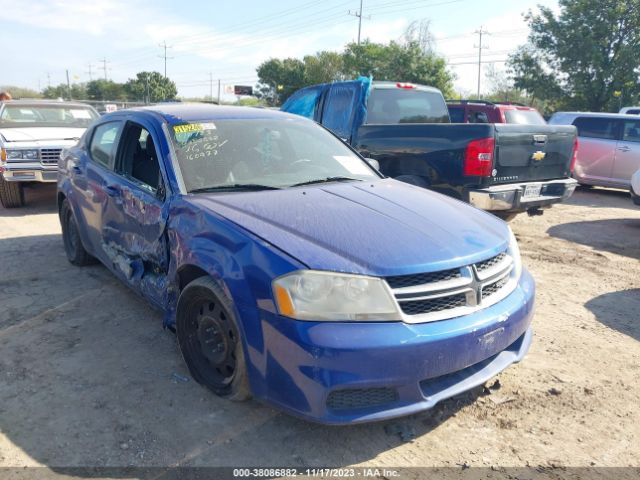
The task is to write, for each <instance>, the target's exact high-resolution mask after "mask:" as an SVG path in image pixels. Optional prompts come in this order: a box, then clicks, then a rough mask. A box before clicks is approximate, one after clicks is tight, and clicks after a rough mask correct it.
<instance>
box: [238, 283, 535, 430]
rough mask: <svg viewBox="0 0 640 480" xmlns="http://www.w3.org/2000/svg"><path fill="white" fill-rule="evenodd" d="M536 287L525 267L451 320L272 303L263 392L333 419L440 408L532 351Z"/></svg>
mask: <svg viewBox="0 0 640 480" xmlns="http://www.w3.org/2000/svg"><path fill="white" fill-rule="evenodd" d="M534 294H535V286H534V282H533V279H532V278H531V276H530V275H529V273H528V272H526V271H523V274H522V277H521V279H520V282H519V284H518V287H517V288H516V289H515V290H514V291H513V292H512V293H511V294H510V295H509V296H508V297H506V298H505V299H504V300H502V301H501V302H499V303H497V304H495V305H492V306H490V307H487V308H485V309H483V310H480V311H477V312H474V313H473V314H470V315H466V316H463V317H458V318H453V319H449V320H441V321H434V322H429V323H422V324H407V323H403V322H379V323H365V322H362V323H356V322H349V323H346V322H345V323H338V322H301V321H295V320H291V319H289V318H285V317H281V316H278V315H274V314H270V313H268V312H263V313H262V330H263V335H264V350H263V351H262V352H260V353H258V351H257V350H256V349H254V348H251V347H250V348H248V359H249V361H248V366H249V371H250V378H251V384H252V388H253V390H254V394H255V395H256V397H258V398H261V399H263V400H266V401H267V402H269V403H271V404H273V405H275V406H276V407H278V408H280V409H282V410H285V411H286V412H288V413H291V414H293V415H296V416H300V417H303V418H305V419H308V420H312V421H316V422H320V423H327V424H348V423H359V422H370V421H375V420H383V419H388V418H392V417H398V416H403V415H409V414H412V413H416V412H419V411H422V410H426V409H429V408H432V407H433V406H434V405H435V404H436V403H438V402H440V401H441V400H444V399H446V398H449V397H451V396H454V395H457V394H459V393H462V392H464V391H467V390H469V389H471V388H473V387H476V386H478V385H481V384H482V383H484V382H486V381H487V380H488V379H490V378H491V377H493V376H494V375H496V374H497V373H499V372H500V371H502V370H504V369H505V368H506V367H507V366H509V365H511V364H512V363H514V362H518V361H520V360H521V359H522V358H523V357H524V355H525V354H526V353H527V351H528V349H529V345H530V343H531V336H532V333H531V329H530V323H531V319H532V317H533V311H534Z"/></svg>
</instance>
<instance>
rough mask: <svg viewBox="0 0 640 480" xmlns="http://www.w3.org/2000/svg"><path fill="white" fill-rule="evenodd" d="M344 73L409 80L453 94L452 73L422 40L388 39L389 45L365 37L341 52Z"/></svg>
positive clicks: (353, 75)
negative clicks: (425, 47)
mask: <svg viewBox="0 0 640 480" xmlns="http://www.w3.org/2000/svg"><path fill="white" fill-rule="evenodd" d="M343 59H344V72H345V74H346V76H347V77H351V78H355V77H357V76H359V75H366V76H368V75H372V76H373V78H374V79H375V80H389V81H399V82H412V83H420V84H423V85H429V86H432V87H436V88H438V89H440V90H442V93H443V94H444V95H445V97H448V96H449V95H451V94H452V93H453V79H454V77H453V74H452V73H451V72H450V71H449V70H447V65H446V61H445V59H444V58H443V57H440V56H438V55H437V54H435V53H433V52H432V51H431V50H428V49H426V50H425V49H424V48H423V43H421V42H420V41H417V40H409V41H407V43H405V44H401V43H398V42H394V41H392V42H390V43H389V44H388V45H384V44H380V43H372V42H370V41H368V40H366V41H364V42H362V43H361V44H360V45H358V44H356V43H350V44H348V45H347V47H346V49H345V52H344V55H343Z"/></svg>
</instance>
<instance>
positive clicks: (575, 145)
mask: <svg viewBox="0 0 640 480" xmlns="http://www.w3.org/2000/svg"><path fill="white" fill-rule="evenodd" d="M577 161H578V137H576V138H575V140H574V141H573V155H571V163H570V164H569V172H570V173H573V171H574V170H575V168H576V162H577Z"/></svg>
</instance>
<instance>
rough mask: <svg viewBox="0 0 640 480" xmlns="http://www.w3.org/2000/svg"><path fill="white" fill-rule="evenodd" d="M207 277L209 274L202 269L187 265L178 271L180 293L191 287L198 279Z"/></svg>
mask: <svg viewBox="0 0 640 480" xmlns="http://www.w3.org/2000/svg"><path fill="white" fill-rule="evenodd" d="M207 275H209V274H208V273H207V272H206V271H204V270H203V269H202V268H200V267H196V266H195V265H185V266H184V267H182V268H181V269H180V270H179V271H178V283H179V287H180V291H182V289H183V288H184V287H186V286H187V285H189V284H190V283H191V282H193V281H194V280H195V279H196V278H200V277H206V276H207Z"/></svg>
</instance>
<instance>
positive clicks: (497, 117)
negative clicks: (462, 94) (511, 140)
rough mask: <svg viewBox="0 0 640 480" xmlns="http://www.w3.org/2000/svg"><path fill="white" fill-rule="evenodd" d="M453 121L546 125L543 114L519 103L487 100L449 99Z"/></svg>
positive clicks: (448, 104) (448, 103)
mask: <svg viewBox="0 0 640 480" xmlns="http://www.w3.org/2000/svg"><path fill="white" fill-rule="evenodd" d="M447 107H448V108H449V116H450V117H451V123H516V124H520V125H544V124H546V123H547V122H545V120H544V118H542V115H540V113H539V112H538V111H537V110H536V109H535V108H531V107H527V106H526V105H522V104H519V103H511V102H501V103H494V102H487V101H485V100H447Z"/></svg>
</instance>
